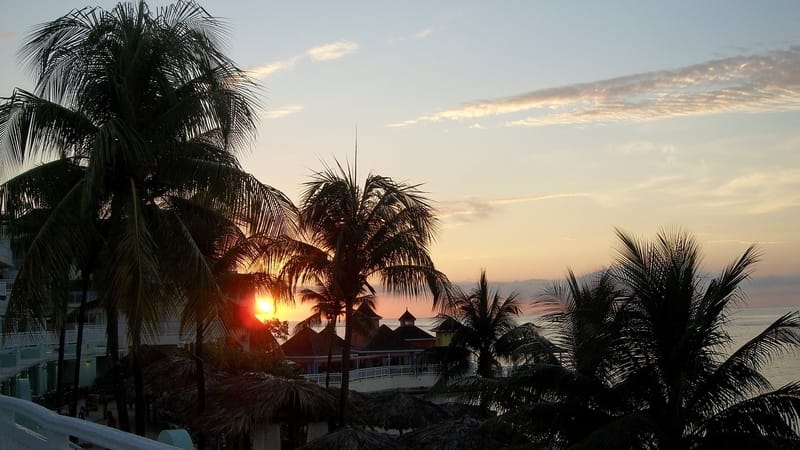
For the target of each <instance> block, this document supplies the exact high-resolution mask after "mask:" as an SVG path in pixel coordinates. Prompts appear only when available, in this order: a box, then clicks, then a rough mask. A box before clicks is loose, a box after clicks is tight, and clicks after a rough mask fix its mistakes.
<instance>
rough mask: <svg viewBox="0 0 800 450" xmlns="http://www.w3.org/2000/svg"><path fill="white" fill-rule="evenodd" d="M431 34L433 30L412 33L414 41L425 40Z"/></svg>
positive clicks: (427, 29)
mask: <svg viewBox="0 0 800 450" xmlns="http://www.w3.org/2000/svg"><path fill="white" fill-rule="evenodd" d="M432 33H433V28H426V29H424V30H419V31H417V32H416V33H414V39H425V38H427V37H428V36H430V35H431V34H432Z"/></svg>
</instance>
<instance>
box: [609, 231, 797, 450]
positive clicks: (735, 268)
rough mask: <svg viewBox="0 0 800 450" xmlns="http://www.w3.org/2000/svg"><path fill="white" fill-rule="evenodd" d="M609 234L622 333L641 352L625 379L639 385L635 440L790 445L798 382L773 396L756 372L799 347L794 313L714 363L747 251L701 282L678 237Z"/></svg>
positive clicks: (692, 251)
mask: <svg viewBox="0 0 800 450" xmlns="http://www.w3.org/2000/svg"><path fill="white" fill-rule="evenodd" d="M618 236H619V238H620V241H621V243H622V248H621V250H620V253H619V256H618V258H617V268H616V271H617V274H618V278H619V279H620V281H621V282H622V284H623V286H624V288H625V290H626V291H628V295H629V300H628V307H629V308H630V310H631V315H632V317H631V319H630V322H629V324H628V326H627V330H628V333H629V338H630V340H631V342H632V343H634V344H635V345H636V346H637V348H636V349H635V350H636V351H637V352H641V354H640V360H639V366H640V367H639V368H638V370H636V371H635V372H634V373H632V374H631V378H632V379H636V380H641V381H642V382H643V383H642V384H641V385H639V392H640V393H642V394H643V395H646V399H647V402H646V403H644V404H643V407H644V410H645V412H646V413H647V420H648V425H649V426H644V427H642V428H643V434H644V436H646V438H647V439H652V440H654V441H655V442H656V443H657V444H656V445H658V446H659V447H661V448H675V449H679V448H720V447H724V446H731V445H734V446H741V445H747V446H750V447H758V448H796V447H797V446H798V445H800V436H798V427H800V382H794V383H790V384H788V385H786V386H782V387H779V388H778V389H774V388H773V386H772V384H771V383H770V382H769V381H768V380H767V379H766V378H765V377H764V375H763V374H762V373H761V372H760V371H761V370H762V369H763V368H764V367H765V366H766V365H767V364H768V363H769V362H770V361H772V360H773V359H774V358H775V357H777V356H778V355H781V354H784V353H786V352H793V351H794V352H796V351H797V350H798V349H800V314H798V313H797V312H795V313H790V314H787V315H785V316H783V317H780V318H779V319H778V320H776V321H775V322H774V323H772V324H771V325H770V326H769V327H767V328H766V329H765V330H764V331H762V332H761V333H760V334H758V335H757V336H756V337H754V338H752V339H751V340H750V341H748V342H747V343H745V344H744V345H742V346H741V347H739V348H738V349H737V350H735V351H734V352H733V353H732V354H731V355H730V356H728V357H727V358H723V357H720V355H721V354H723V353H724V352H725V351H726V349H727V348H728V347H729V346H730V344H731V337H730V335H729V334H728V332H727V330H726V329H725V327H726V325H727V323H728V321H729V316H728V315H729V313H730V311H731V309H732V307H734V306H736V304H737V302H738V300H739V299H740V298H741V290H740V287H739V285H740V283H741V282H742V281H744V280H745V279H746V278H747V277H748V276H749V275H750V272H751V270H752V266H753V264H754V263H755V262H756V261H757V260H758V253H757V251H756V250H755V248H754V247H750V248H748V249H747V250H746V251H745V252H744V253H743V254H742V256H741V257H739V258H738V259H737V260H736V261H734V262H733V263H732V264H731V265H729V266H728V267H726V268H725V269H723V271H722V273H720V275H719V276H718V277H716V278H714V279H712V280H710V281H708V282H706V281H705V280H704V277H703V274H702V272H701V269H700V260H701V252H700V249H699V246H698V245H697V242H696V241H695V240H694V238H693V237H691V236H690V235H688V234H687V233H685V232H681V231H675V232H667V231H662V232H660V233H659V234H658V235H657V237H656V239H655V241H653V242H646V241H640V240H637V239H635V238H633V237H631V236H630V235H628V234H625V233H623V232H621V231H618ZM642 388H644V389H642ZM601 431H603V430H601Z"/></svg>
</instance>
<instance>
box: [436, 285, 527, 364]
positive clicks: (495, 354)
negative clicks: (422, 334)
mask: <svg viewBox="0 0 800 450" xmlns="http://www.w3.org/2000/svg"><path fill="white" fill-rule="evenodd" d="M445 310H446V313H445V314H440V315H439V317H438V318H437V324H438V325H441V324H443V323H448V324H450V329H449V330H450V332H451V333H452V340H451V341H450V345H449V347H451V349H452V350H455V349H463V350H466V352H464V351H462V352H458V353H459V354H460V355H462V357H467V358H470V360H472V359H474V361H475V362H476V363H477V369H476V373H477V374H478V375H479V376H481V377H483V378H494V376H495V370H496V369H499V368H500V359H501V357H503V356H505V355H503V354H502V353H503V352H502V349H501V348H499V347H498V346H497V343H498V341H499V340H500V339H501V338H502V337H503V336H505V335H506V334H507V333H508V332H510V331H511V330H513V329H514V328H516V327H517V323H516V320H515V319H516V317H517V316H519V314H520V302H519V294H517V293H516V292H512V293H511V294H509V295H508V296H507V297H505V298H503V297H501V296H500V295H499V292H497V291H496V290H493V289H492V288H491V287H490V286H489V282H488V281H487V279H486V271H483V270H482V271H481V277H480V280H479V281H478V285H477V286H476V287H475V288H473V289H472V290H471V291H469V292H460V293H458V294H457V295H456V296H455V297H454V298H453V299H452V300H451V301H450V302H449V303H448V304H447V305H446V309H445ZM450 353H451V354H454V353H456V352H450ZM452 363H455V361H452ZM451 367H452V368H453V369H454V370H453V371H450V372H449V373H448V371H445V372H443V374H442V376H443V377H448V376H461V375H465V374H466V373H467V372H468V371H469V367H470V366H469V364H464V361H462V362H461V363H457V364H451Z"/></svg>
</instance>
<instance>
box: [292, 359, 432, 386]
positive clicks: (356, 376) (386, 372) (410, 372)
mask: <svg viewBox="0 0 800 450" xmlns="http://www.w3.org/2000/svg"><path fill="white" fill-rule="evenodd" d="M439 370H440V367H439V365H438V364H429V365H426V366H422V367H417V366H414V365H397V366H378V367H364V368H361V369H353V370H351V371H350V381H357V380H365V379H369V378H382V377H399V376H419V375H438V374H439ZM303 376H304V377H305V379H306V380H308V381H311V382H313V383H317V384H325V377H326V376H327V374H326V373H325V372H322V373H308V374H305V375H303ZM330 382H331V384H341V382H342V374H341V372H331V373H330Z"/></svg>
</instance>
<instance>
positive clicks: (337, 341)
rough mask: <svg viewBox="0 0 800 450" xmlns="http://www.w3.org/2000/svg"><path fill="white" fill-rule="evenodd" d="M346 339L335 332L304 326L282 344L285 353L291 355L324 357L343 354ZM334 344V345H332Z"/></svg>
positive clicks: (289, 356)
mask: <svg viewBox="0 0 800 450" xmlns="http://www.w3.org/2000/svg"><path fill="white" fill-rule="evenodd" d="M343 343H344V340H343V339H342V338H340V337H339V336H337V335H336V334H334V333H333V332H326V331H325V330H323V331H322V332H320V333H317V332H316V331H314V330H312V329H311V328H303V329H302V330H300V331H298V332H297V333H296V334H295V335H294V336H292V337H291V338H289V339H288V340H287V341H286V342H284V343H283V345H281V348H282V349H283V354H284V355H286V356H287V357H288V358H291V357H322V356H328V350H329V348H330V350H331V354H332V355H334V356H339V355H341V354H342V344H343ZM331 346H332V347H331Z"/></svg>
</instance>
